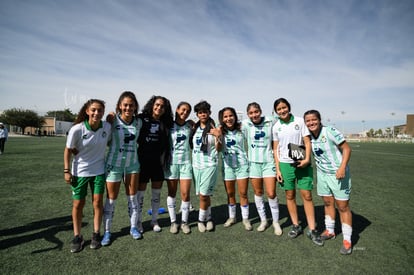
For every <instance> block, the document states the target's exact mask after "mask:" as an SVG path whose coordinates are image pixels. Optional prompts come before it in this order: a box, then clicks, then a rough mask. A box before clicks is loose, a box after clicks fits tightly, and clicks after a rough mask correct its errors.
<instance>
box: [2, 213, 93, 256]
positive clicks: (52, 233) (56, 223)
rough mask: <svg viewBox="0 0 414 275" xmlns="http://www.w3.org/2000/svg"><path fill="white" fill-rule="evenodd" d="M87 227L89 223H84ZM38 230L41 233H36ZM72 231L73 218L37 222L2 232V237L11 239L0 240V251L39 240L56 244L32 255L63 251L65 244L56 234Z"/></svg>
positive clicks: (65, 217) (66, 217)
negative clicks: (56, 250)
mask: <svg viewBox="0 0 414 275" xmlns="http://www.w3.org/2000/svg"><path fill="white" fill-rule="evenodd" d="M86 225H87V223H82V227H84V226H86ZM38 230H40V231H39V232H35V231H38ZM72 230H73V225H72V216H64V217H59V218H53V219H47V220H42V221H36V222H32V223H29V224H26V225H23V226H19V227H14V228H9V229H4V230H0V237H7V236H10V238H6V239H4V240H0V250H3V249H7V248H10V247H13V246H18V245H21V244H24V243H28V242H31V241H33V240H38V239H45V240H46V241H48V242H50V243H52V244H55V246H53V247H49V248H45V249H40V250H35V251H32V252H31V253H32V254H34V253H42V252H47V251H50V250H55V249H59V250H61V249H62V247H63V244H64V243H63V242H62V241H61V240H60V239H59V238H57V237H56V234H58V233H59V232H62V231H72ZM15 235H21V236H15Z"/></svg>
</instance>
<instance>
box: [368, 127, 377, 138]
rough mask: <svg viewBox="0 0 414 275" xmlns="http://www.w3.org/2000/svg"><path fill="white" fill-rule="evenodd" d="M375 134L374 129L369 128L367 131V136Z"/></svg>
mask: <svg viewBox="0 0 414 275" xmlns="http://www.w3.org/2000/svg"><path fill="white" fill-rule="evenodd" d="M374 136H375V131H374V129H372V128H371V129H369V131H368V132H367V137H374Z"/></svg>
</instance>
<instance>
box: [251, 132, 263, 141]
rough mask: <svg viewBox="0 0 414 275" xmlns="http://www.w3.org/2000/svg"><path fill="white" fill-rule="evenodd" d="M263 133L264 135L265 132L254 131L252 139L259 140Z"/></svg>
mask: <svg viewBox="0 0 414 275" xmlns="http://www.w3.org/2000/svg"><path fill="white" fill-rule="evenodd" d="M265 135H266V133H265V132H263V131H256V132H255V134H254V139H255V140H259V139H261V138H262V137H264V136H265Z"/></svg>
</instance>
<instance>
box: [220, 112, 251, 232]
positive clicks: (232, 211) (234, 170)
mask: <svg viewBox="0 0 414 275" xmlns="http://www.w3.org/2000/svg"><path fill="white" fill-rule="evenodd" d="M219 121H220V127H221V130H222V132H223V137H224V140H223V149H222V159H223V167H222V168H223V180H224V186H225V188H226V192H227V203H228V210H229V218H228V219H227V221H226V222H225V223H224V227H229V226H231V225H233V224H235V223H236V190H235V185H236V182H237V187H238V191H239V197H240V209H241V214H242V223H243V225H244V228H245V229H246V230H248V231H251V230H252V229H253V227H252V225H251V224H250V221H249V200H248V198H247V188H248V184H249V161H248V160H247V153H246V150H245V143H244V137H243V133H242V132H241V123H240V122H239V119H238V117H237V113H236V110H235V109H234V108H232V107H226V108H223V109H222V110H220V112H219Z"/></svg>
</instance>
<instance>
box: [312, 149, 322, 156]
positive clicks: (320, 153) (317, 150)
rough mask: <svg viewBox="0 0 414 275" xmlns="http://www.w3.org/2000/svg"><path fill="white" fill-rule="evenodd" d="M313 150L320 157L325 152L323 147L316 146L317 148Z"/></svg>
mask: <svg viewBox="0 0 414 275" xmlns="http://www.w3.org/2000/svg"><path fill="white" fill-rule="evenodd" d="M313 152H314V153H315V155H317V156H318V157H320V156H321V155H322V154H323V150H322V149H321V148H315V150H313Z"/></svg>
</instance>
